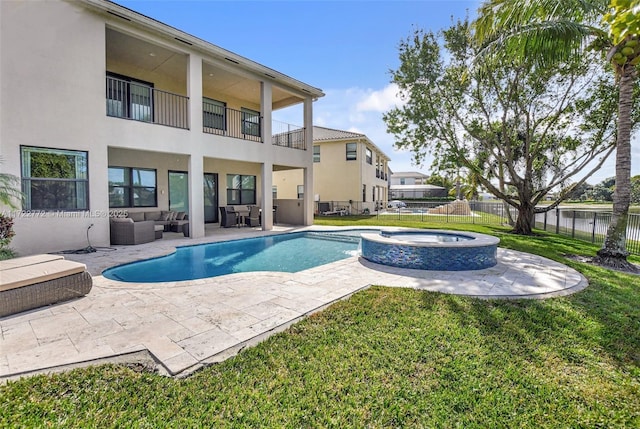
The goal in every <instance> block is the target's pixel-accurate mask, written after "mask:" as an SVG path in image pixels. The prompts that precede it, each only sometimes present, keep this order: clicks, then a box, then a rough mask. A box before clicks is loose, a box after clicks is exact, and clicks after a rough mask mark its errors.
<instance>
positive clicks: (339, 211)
mask: <svg viewBox="0 0 640 429" xmlns="http://www.w3.org/2000/svg"><path fill="white" fill-rule="evenodd" d="M450 203H451V201H420V202H409V201H405V202H404V204H405V206H404V207H383V206H384V205H383V204H382V203H381V202H378V203H376V204H375V207H376V208H377V209H378V210H373V211H371V212H370V213H364V209H363V206H364V205H366V203H364V204H363V203H362V202H360V201H324V202H316V214H317V215H318V216H341V215H356V214H370V215H374V216H376V217H378V218H379V219H391V220H400V221H414V222H415V221H420V222H442V223H471V224H478V225H505V224H507V223H508V214H507V211H508V212H509V213H510V214H511V218H512V219H513V220H515V219H516V218H517V216H518V211H517V210H516V209H514V208H513V207H511V206H508V205H506V204H504V203H502V202H495V201H491V202H486V201H469V202H468V204H469V205H468V211H465V210H461V211H459V212H451V210H449V209H447V208H445V207H446V206H447V205H449V204H450ZM385 204H386V203H385ZM439 208H440V209H439ZM438 212H439V213H438ZM611 215H612V213H611V211H605V210H577V209H572V208H556V209H555V210H551V211H549V212H545V213H538V214H536V216H535V222H534V226H535V228H538V229H543V230H545V231H547V232H552V233H555V234H561V235H565V236H569V237H573V238H575V239H578V240H583V241H588V242H590V243H595V244H602V243H603V242H604V239H605V237H606V235H607V228H608V227H609V222H610V221H611ZM626 246H627V251H628V252H629V253H631V254H633V255H640V214H637V213H630V214H629V222H628V225H627V243H626Z"/></svg>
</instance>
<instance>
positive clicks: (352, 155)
mask: <svg viewBox="0 0 640 429" xmlns="http://www.w3.org/2000/svg"><path fill="white" fill-rule="evenodd" d="M357 147H358V145H357V143H347V161H353V160H355V159H357V152H356V150H357Z"/></svg>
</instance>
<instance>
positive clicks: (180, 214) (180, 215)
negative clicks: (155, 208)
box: [176, 212, 187, 220]
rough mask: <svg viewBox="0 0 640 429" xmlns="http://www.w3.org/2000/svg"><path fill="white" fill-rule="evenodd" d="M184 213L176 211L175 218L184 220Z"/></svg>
mask: <svg viewBox="0 0 640 429" xmlns="http://www.w3.org/2000/svg"><path fill="white" fill-rule="evenodd" d="M186 215H187V214H186V213H185V212H178V214H176V220H184V218H185V216H186Z"/></svg>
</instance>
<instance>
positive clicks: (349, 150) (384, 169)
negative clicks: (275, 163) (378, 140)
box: [273, 126, 390, 214]
mask: <svg viewBox="0 0 640 429" xmlns="http://www.w3.org/2000/svg"><path fill="white" fill-rule="evenodd" d="M389 161H390V159H389V157H388V156H387V155H386V154H385V153H384V152H382V150H380V148H378V147H377V146H376V145H375V144H374V143H373V142H372V141H371V140H369V138H368V137H367V136H366V135H364V134H359V133H354V132H350V131H341V130H334V129H331V128H324V127H317V126H314V127H313V198H314V200H315V201H316V211H317V212H319V213H323V212H335V211H338V210H340V211H341V212H343V211H347V212H349V213H352V214H359V213H363V212H370V213H371V212H373V211H375V210H376V208H380V207H386V203H387V200H388V196H389V195H388V194H389V192H388V178H389V177H388V171H389V170H388V163H389ZM305 189H306V188H305V186H304V184H303V176H302V172H300V171H294V170H290V171H284V172H276V173H275V174H274V178H273V192H274V195H275V196H277V198H303V197H307V195H306V192H305Z"/></svg>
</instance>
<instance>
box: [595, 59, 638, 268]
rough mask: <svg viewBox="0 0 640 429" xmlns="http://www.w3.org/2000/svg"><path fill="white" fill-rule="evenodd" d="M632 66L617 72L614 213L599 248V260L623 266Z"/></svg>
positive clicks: (627, 211)
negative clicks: (618, 73)
mask: <svg viewBox="0 0 640 429" xmlns="http://www.w3.org/2000/svg"><path fill="white" fill-rule="evenodd" d="M636 76H637V73H636V70H635V67H633V66H627V67H625V69H624V70H623V71H622V73H621V76H620V83H619V85H620V86H619V91H620V98H619V102H618V103H619V104H618V139H617V141H616V189H615V191H614V193H613V216H611V223H610V224H609V228H608V229H607V236H606V238H605V240H604V244H603V245H602V248H601V249H600V250H599V251H598V259H599V262H600V263H602V264H604V265H608V266H612V267H626V266H628V265H630V264H628V262H627V256H629V252H627V249H626V239H627V220H628V217H629V203H630V201H631V108H632V104H633V83H634V80H635V78H636Z"/></svg>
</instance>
